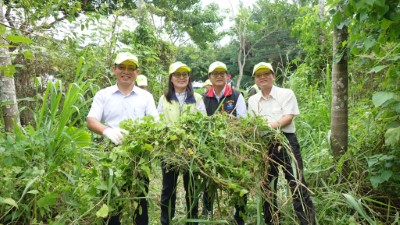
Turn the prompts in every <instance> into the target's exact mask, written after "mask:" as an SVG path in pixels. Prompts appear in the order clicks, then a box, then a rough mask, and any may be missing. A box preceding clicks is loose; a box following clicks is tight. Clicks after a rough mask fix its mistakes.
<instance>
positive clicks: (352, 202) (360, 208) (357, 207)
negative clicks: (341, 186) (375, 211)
mask: <svg viewBox="0 0 400 225" xmlns="http://www.w3.org/2000/svg"><path fill="white" fill-rule="evenodd" d="M343 195H344V197H345V198H346V200H347V202H348V203H350V205H351V206H352V207H353V208H354V209H355V210H357V212H358V213H359V214H360V215H361V216H362V217H363V218H364V219H365V220H367V221H368V222H369V223H370V224H374V223H373V221H372V219H371V217H369V216H368V215H367V213H366V212H365V211H364V208H363V206H362V204H361V201H360V200H358V201H357V200H356V199H355V198H354V197H353V196H351V195H350V194H343Z"/></svg>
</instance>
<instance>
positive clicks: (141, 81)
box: [136, 74, 147, 86]
mask: <svg viewBox="0 0 400 225" xmlns="http://www.w3.org/2000/svg"><path fill="white" fill-rule="evenodd" d="M136 84H137V85H138V86H147V77H146V76H145V75H142V74H141V75H138V76H137V77H136Z"/></svg>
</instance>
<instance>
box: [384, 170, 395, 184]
mask: <svg viewBox="0 0 400 225" xmlns="http://www.w3.org/2000/svg"><path fill="white" fill-rule="evenodd" d="M392 175H393V171H391V170H385V171H383V172H382V174H381V177H382V179H383V181H388V180H389V179H390V177H391V176H392Z"/></svg>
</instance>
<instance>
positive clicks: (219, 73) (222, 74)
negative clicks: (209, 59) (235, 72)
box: [211, 72, 226, 77]
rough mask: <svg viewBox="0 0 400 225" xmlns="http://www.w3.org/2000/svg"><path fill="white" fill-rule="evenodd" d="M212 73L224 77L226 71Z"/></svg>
mask: <svg viewBox="0 0 400 225" xmlns="http://www.w3.org/2000/svg"><path fill="white" fill-rule="evenodd" d="M211 75H212V76H214V77H224V76H225V75H226V72H212V73H211Z"/></svg>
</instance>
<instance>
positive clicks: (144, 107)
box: [86, 52, 159, 225]
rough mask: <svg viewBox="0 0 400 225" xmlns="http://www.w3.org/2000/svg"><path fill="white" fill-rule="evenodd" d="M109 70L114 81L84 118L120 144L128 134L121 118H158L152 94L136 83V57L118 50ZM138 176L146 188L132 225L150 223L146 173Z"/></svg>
mask: <svg viewBox="0 0 400 225" xmlns="http://www.w3.org/2000/svg"><path fill="white" fill-rule="evenodd" d="M112 69H113V72H114V74H115V77H116V79H117V83H116V84H115V85H112V86H110V87H107V88H104V89H102V90H100V91H99V92H97V93H96V95H95V96H94V99H93V103H92V106H91V108H90V111H89V114H88V115H87V118H86V121H87V126H88V128H89V129H90V130H91V131H93V132H95V133H97V134H102V135H104V136H105V137H106V138H108V139H110V140H111V141H112V142H113V143H114V144H115V145H120V144H122V141H123V138H124V135H128V131H126V130H124V129H121V128H120V127H119V124H120V122H121V121H123V120H127V119H133V120H136V119H140V118H142V117H144V116H146V115H151V116H153V117H154V118H155V119H156V120H158V118H159V117H158V112H157V108H156V105H155V103H154V98H153V95H152V94H151V93H149V92H147V91H145V90H143V89H141V88H139V87H137V86H135V80H136V78H137V76H138V74H139V72H140V68H139V61H138V58H137V57H136V56H135V55H133V54H131V53H129V52H121V53H118V55H117V57H116V58H115V61H114V66H113V67H112ZM141 179H142V180H143V183H144V185H145V189H146V190H145V192H143V193H141V194H140V195H139V197H140V198H141V199H140V200H139V205H138V207H137V208H136V210H135V212H134V215H133V217H134V221H133V223H134V224H135V225H147V224H149V216H148V203H147V199H146V195H147V193H148V189H149V179H148V177H146V176H145V175H143V176H142V177H141ZM120 216H121V213H119V215H116V216H111V217H110V218H109V219H108V224H109V225H119V224H121V223H120V220H119V217H120Z"/></svg>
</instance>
